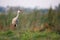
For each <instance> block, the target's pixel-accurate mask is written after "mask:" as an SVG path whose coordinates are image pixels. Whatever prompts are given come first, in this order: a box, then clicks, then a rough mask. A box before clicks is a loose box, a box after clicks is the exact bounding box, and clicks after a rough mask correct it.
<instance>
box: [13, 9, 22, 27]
mask: <svg viewBox="0 0 60 40" xmlns="http://www.w3.org/2000/svg"><path fill="white" fill-rule="evenodd" d="M19 13H21V11H20V10H18V11H17V16H16V17H14V18H13V19H12V25H14V26H17V23H18V17H19Z"/></svg>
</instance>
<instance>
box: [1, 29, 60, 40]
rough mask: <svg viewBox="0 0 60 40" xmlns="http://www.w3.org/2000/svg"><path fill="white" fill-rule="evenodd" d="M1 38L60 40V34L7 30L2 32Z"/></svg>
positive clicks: (5, 39)
mask: <svg viewBox="0 0 60 40" xmlns="http://www.w3.org/2000/svg"><path fill="white" fill-rule="evenodd" d="M0 40H60V35H59V34H57V33H55V32H50V33H47V32H46V31H44V32H30V31H24V32H17V31H10V30H9V31H5V32H0Z"/></svg>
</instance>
